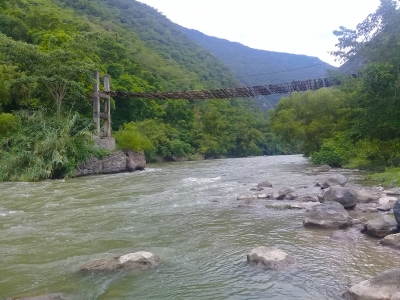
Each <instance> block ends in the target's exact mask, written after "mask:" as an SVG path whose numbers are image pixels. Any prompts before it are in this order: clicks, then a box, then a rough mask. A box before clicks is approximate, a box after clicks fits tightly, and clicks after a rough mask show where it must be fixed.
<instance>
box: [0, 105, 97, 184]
mask: <svg viewBox="0 0 400 300" xmlns="http://www.w3.org/2000/svg"><path fill="white" fill-rule="evenodd" d="M2 116H3V115H2ZM3 118H4V116H3ZM3 118H2V119H3ZM6 118H7V119H11V121H10V120H8V121H7V122H4V123H7V124H10V122H11V123H15V122H18V126H13V130H12V131H10V128H9V127H6V129H7V130H5V133H4V132H3V134H2V135H1V136H0V181H33V180H41V179H46V178H60V177H65V176H71V175H73V173H74V170H75V167H76V165H77V164H78V163H80V162H83V161H85V160H86V158H87V157H88V156H90V155H93V154H94V152H95V151H94V148H93V141H92V139H91V133H90V131H88V130H87V128H82V127H80V126H79V124H77V119H78V115H77V114H64V115H60V114H59V113H57V114H50V113H49V112H48V111H45V110H38V111H34V112H29V111H20V112H18V114H16V115H15V116H13V117H12V118H11V117H10V116H6ZM10 133H11V134H10Z"/></svg>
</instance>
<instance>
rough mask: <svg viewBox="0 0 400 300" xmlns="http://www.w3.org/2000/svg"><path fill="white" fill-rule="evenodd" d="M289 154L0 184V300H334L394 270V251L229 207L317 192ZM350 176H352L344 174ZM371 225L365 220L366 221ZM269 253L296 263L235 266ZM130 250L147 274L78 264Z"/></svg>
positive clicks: (292, 213)
mask: <svg viewBox="0 0 400 300" xmlns="http://www.w3.org/2000/svg"><path fill="white" fill-rule="evenodd" d="M308 168H309V165H308V162H307V161H306V160H305V159H304V158H303V157H302V156H299V155H293V156H273V157H252V158H240V159H222V160H206V161H196V162H177V163H164V164H150V165H148V166H147V169H146V170H145V171H142V172H134V173H123V174H114V175H107V176H92V177H83V178H77V179H70V180H56V181H50V180H49V181H42V182H33V183H0V255H1V259H0V299H4V298H7V297H16V296H27V295H41V294H49V293H56V292H57V293H58V292H60V293H64V294H65V295H66V297H67V299H73V300H78V299H79V300H92V299H99V300H105V299H107V300H108V299H279V300H284V299H318V300H320V299H340V295H341V293H342V292H343V291H345V290H346V288H348V287H349V286H350V285H352V284H355V283H358V282H360V281H362V280H365V279H368V278H370V277H371V276H374V275H376V274H377V273H379V272H381V271H383V270H386V269H389V268H392V267H400V260H398V252H396V251H395V250H392V249H390V248H385V247H382V246H380V245H379V242H378V240H375V239H370V238H366V237H364V236H363V235H361V234H360V236H359V237H358V238H357V240H356V241H355V242H354V243H340V242H335V241H333V240H331V239H330V234H331V232H332V231H326V230H315V229H313V230H312V229H306V228H304V227H303V226H302V216H303V214H304V211H302V210H276V209H270V208H266V207H265V205H266V203H267V202H268V200H256V201H254V202H253V203H252V205H251V206H249V207H245V208H238V204H240V203H242V202H240V201H238V200H236V198H237V196H238V195H239V194H248V193H250V191H249V189H250V188H251V187H253V186H255V185H256V184H257V183H259V182H262V181H266V180H268V181H270V182H272V184H273V185H274V189H275V190H278V189H280V188H281V187H288V186H293V187H296V190H297V193H298V194H300V195H301V194H304V195H305V194H309V193H311V194H316V193H318V191H319V189H318V188H317V187H314V183H315V182H320V181H322V180H323V178H325V177H326V174H323V173H322V174H314V173H311V172H309V169H308ZM347 175H348V176H349V177H350V178H355V177H354V176H353V175H352V174H347ZM375 217H376V215H375ZM261 245H265V246H276V247H278V248H280V249H281V250H283V251H285V252H287V253H290V254H292V255H293V256H294V257H295V258H296V259H297V264H296V265H294V266H293V267H290V268H288V269H285V270H283V271H265V270H261V269H258V268H255V267H253V266H250V265H248V264H247V263H246V254H247V253H248V252H249V251H250V250H252V249H253V248H255V247H257V246H261ZM136 251H150V252H154V253H157V254H158V255H159V256H160V257H161V259H162V264H161V265H160V266H159V267H158V268H155V269H151V270H146V271H134V272H128V273H126V272H115V273H103V274H94V275H82V274H79V273H77V270H78V268H79V266H80V265H82V264H84V263H86V262H89V261H92V260H95V259H100V258H107V257H112V256H119V255H123V254H126V253H131V252H136Z"/></svg>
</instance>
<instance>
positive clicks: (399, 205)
mask: <svg viewBox="0 0 400 300" xmlns="http://www.w3.org/2000/svg"><path fill="white" fill-rule="evenodd" d="M393 214H394V218H395V219H396V221H397V224H400V198H399V199H397V200H396V202H395V203H394V205H393Z"/></svg>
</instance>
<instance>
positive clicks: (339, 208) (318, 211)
mask: <svg viewBox="0 0 400 300" xmlns="http://www.w3.org/2000/svg"><path fill="white" fill-rule="evenodd" d="M350 224H351V219H350V216H349V213H348V212H347V211H346V210H345V209H344V207H343V205H341V204H340V203H338V202H333V201H330V202H325V203H321V204H320V205H316V206H314V207H313V208H311V209H310V210H309V211H308V212H306V213H305V214H304V216H303V225H304V226H313V227H321V228H344V227H347V226H349V225H350Z"/></svg>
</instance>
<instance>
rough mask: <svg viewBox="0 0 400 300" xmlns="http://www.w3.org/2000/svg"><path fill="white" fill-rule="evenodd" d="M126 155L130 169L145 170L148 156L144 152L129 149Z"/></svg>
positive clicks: (128, 168)
mask: <svg viewBox="0 0 400 300" xmlns="http://www.w3.org/2000/svg"><path fill="white" fill-rule="evenodd" d="M125 155H126V168H127V170H128V171H136V170H144V168H145V167H146V157H145V156H144V153H143V152H136V151H132V150H128V151H126V152H125Z"/></svg>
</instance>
